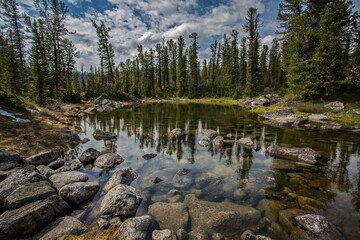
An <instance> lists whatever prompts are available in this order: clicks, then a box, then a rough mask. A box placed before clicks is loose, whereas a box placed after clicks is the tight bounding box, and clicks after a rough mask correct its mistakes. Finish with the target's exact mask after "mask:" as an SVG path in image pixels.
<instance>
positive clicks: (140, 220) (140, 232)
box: [118, 215, 159, 240]
mask: <svg viewBox="0 0 360 240" xmlns="http://www.w3.org/2000/svg"><path fill="white" fill-rule="evenodd" d="M156 229H159V228H158V226H157V224H156V222H155V221H154V220H153V219H152V218H151V217H150V216H149V215H145V216H141V217H134V218H129V219H127V220H126V221H125V222H123V223H122V224H121V226H120V228H119V235H118V239H121V240H122V239H124V240H125V239H126V240H143V239H144V240H147V239H152V232H153V231H154V230H156Z"/></svg>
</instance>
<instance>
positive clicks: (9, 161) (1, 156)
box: [0, 150, 22, 171]
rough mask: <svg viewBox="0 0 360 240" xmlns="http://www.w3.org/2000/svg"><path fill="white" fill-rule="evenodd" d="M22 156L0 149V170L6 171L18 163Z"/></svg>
mask: <svg viewBox="0 0 360 240" xmlns="http://www.w3.org/2000/svg"><path fill="white" fill-rule="evenodd" d="M21 161H22V157H21V156H20V155H19V154H16V153H12V152H8V151H4V150H0V171H6V170H9V169H12V168H14V167H17V166H19V165H20V163H21Z"/></svg>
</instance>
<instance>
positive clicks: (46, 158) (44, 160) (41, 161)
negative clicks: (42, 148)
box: [24, 151, 59, 166]
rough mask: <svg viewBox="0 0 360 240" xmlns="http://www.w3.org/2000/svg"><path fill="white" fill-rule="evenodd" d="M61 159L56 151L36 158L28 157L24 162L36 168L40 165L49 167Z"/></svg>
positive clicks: (37, 155)
mask: <svg viewBox="0 0 360 240" xmlns="http://www.w3.org/2000/svg"><path fill="white" fill-rule="evenodd" d="M58 157H59V154H58V153H57V152H55V151H48V152H42V153H39V154H36V155H34V156H31V157H28V158H26V159H25V160H24V162H25V163H27V164H32V165H35V166H39V165H48V164H49V163H51V162H53V161H55V160H56V159H57V158H58Z"/></svg>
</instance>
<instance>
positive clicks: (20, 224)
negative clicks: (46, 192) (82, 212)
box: [0, 195, 70, 239]
mask: <svg viewBox="0 0 360 240" xmlns="http://www.w3.org/2000/svg"><path fill="white" fill-rule="evenodd" d="M69 210H70V207H69V205H68V204H67V203H66V202H65V201H64V200H62V199H61V198H60V197H59V196H57V195H53V196H50V197H48V198H47V199H45V200H39V201H36V202H33V203H30V204H27V205H25V206H23V207H21V208H18V209H15V210H12V211H6V212H4V213H2V214H1V215H0V236H1V239H12V238H25V237H30V236H32V235H33V234H35V233H36V232H38V231H39V230H41V229H43V228H44V227H46V226H47V225H48V224H49V223H50V222H51V221H52V220H53V219H55V218H57V217H60V216H62V215H65V214H66V212H68V211H69Z"/></svg>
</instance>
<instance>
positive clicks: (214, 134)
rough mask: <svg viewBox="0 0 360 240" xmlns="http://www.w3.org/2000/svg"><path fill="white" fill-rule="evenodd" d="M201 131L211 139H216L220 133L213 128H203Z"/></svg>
mask: <svg viewBox="0 0 360 240" xmlns="http://www.w3.org/2000/svg"><path fill="white" fill-rule="evenodd" d="M201 133H202V134H204V135H205V136H207V137H208V138H210V139H214V138H215V137H217V136H219V135H220V134H219V133H218V132H217V131H215V130H212V129H203V130H201Z"/></svg>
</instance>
